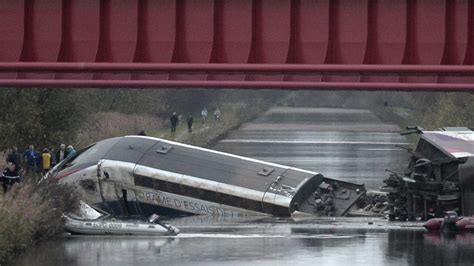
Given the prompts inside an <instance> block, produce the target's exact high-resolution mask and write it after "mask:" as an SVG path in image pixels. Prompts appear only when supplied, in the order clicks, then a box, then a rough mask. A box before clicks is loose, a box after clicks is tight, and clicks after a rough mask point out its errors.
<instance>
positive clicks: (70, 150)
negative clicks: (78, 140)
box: [66, 145, 76, 158]
mask: <svg viewBox="0 0 474 266" xmlns="http://www.w3.org/2000/svg"><path fill="white" fill-rule="evenodd" d="M66 150H67V157H66V158H70V157H73V156H74V155H76V150H75V149H74V147H73V146H72V145H69V146H67V149H66Z"/></svg>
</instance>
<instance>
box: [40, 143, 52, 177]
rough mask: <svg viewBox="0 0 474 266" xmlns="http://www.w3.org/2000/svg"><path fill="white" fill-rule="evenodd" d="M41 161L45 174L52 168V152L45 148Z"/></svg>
mask: <svg viewBox="0 0 474 266" xmlns="http://www.w3.org/2000/svg"><path fill="white" fill-rule="evenodd" d="M41 161H42V166H43V175H45V174H46V173H47V172H48V171H49V169H50V168H51V154H50V153H49V150H48V149H46V148H44V149H43V153H42V154H41Z"/></svg>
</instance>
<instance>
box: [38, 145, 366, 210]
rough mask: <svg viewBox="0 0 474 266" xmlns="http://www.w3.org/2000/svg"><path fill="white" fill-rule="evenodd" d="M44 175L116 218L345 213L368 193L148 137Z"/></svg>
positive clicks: (89, 151)
mask: <svg viewBox="0 0 474 266" xmlns="http://www.w3.org/2000/svg"><path fill="white" fill-rule="evenodd" d="M47 178H57V179H60V180H61V182H66V183H69V184H74V185H76V186H77V187H78V189H79V190H80V192H81V194H82V200H83V201H85V202H86V203H87V204H89V205H91V206H93V207H95V208H99V209H101V210H104V211H106V212H108V213H111V214H113V215H115V216H132V215H133V216H134V215H139V216H145V215H151V214H153V213H160V214H178V213H188V214H206V215H219V216H221V215H222V216H248V215H262V214H267V215H275V216H290V215H292V214H293V213H298V212H299V213H307V214H312V215H318V216H343V215H345V214H346V213H347V212H348V211H349V209H350V208H351V207H352V206H353V205H354V204H355V203H356V202H357V200H358V199H359V198H360V197H361V196H363V195H364V194H365V192H366V190H365V187H364V186H363V185H358V184H353V183H349V182H344V181H339V180H335V179H330V178H326V177H324V176H323V175H322V174H319V173H315V172H310V171H305V170H302V169H297V168H293V167H288V166H284V165H280V164H274V163H269V162H264V161H260V160H254V159H250V158H246V157H242V156H237V155H232V154H228V153H224V152H218V151H213V150H209V149H204V148H199V147H195V146H190V145H185V144H181V143H177V142H173V141H168V140H163V139H159V138H152V137H146V136H125V137H117V138H111V139H106V140H102V141H99V142H97V143H95V144H93V145H90V146H89V147H86V148H85V149H83V150H81V151H79V152H78V153H77V155H76V156H74V157H72V158H68V159H67V160H65V161H63V162H61V163H60V164H58V165H57V166H56V167H55V168H53V169H52V170H51V171H50V172H49V173H48V174H47Z"/></svg>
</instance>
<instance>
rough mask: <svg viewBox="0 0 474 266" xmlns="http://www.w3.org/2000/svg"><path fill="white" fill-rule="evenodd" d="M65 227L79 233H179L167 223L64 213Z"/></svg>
mask: <svg viewBox="0 0 474 266" xmlns="http://www.w3.org/2000/svg"><path fill="white" fill-rule="evenodd" d="M64 217H65V220H66V222H65V228H66V231H68V232H69V233H71V234H79V235H142V236H169V235H177V234H179V229H178V228H176V227H174V226H172V225H168V224H165V223H149V222H138V221H130V222H129V221H123V220H79V219H74V218H72V217H69V216H67V215H64Z"/></svg>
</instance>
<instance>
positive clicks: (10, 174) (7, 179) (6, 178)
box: [0, 162, 20, 193]
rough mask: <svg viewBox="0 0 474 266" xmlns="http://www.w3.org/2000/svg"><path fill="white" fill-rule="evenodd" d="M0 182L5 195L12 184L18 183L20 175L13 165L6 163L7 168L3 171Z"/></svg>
mask: <svg viewBox="0 0 474 266" xmlns="http://www.w3.org/2000/svg"><path fill="white" fill-rule="evenodd" d="M0 181H1V182H2V186H3V193H6V192H7V191H8V189H9V188H10V187H11V186H12V185H13V184H15V183H20V174H19V173H18V170H17V168H16V165H15V164H14V163H12V162H9V163H8V166H7V168H5V170H3V173H2V176H1V177H0Z"/></svg>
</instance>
